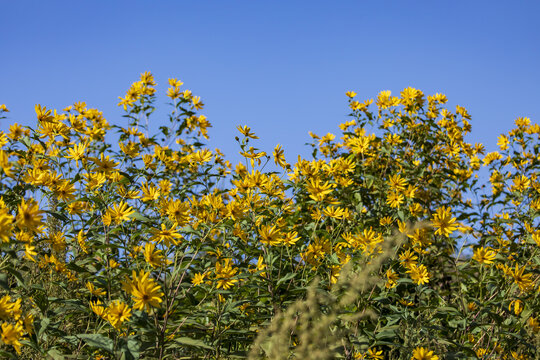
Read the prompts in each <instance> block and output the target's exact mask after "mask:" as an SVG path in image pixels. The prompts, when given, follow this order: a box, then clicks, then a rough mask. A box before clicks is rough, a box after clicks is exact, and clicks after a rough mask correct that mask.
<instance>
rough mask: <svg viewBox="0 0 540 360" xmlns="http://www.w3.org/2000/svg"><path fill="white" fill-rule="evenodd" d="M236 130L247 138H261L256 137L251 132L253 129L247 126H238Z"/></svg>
mask: <svg viewBox="0 0 540 360" xmlns="http://www.w3.org/2000/svg"><path fill="white" fill-rule="evenodd" d="M236 128H237V129H238V131H240V133H241V134H242V135H244V136H245V137H248V138H252V139H258V138H259V137H258V136H255V134H254V133H252V132H251V128H250V127H248V126H245V125H244V126H240V125H238V126H237V127H236Z"/></svg>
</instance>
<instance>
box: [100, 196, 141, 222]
mask: <svg viewBox="0 0 540 360" xmlns="http://www.w3.org/2000/svg"><path fill="white" fill-rule="evenodd" d="M133 213H135V210H133V208H131V207H130V206H128V204H126V203H125V202H124V201H122V202H120V204H113V207H112V208H108V209H107V212H106V213H105V215H109V216H110V221H114V222H115V223H116V225H119V224H121V223H122V222H124V221H129V220H131V219H130V217H129V216H130V215H131V214H133ZM107 220H108V219H106V218H105V216H104V218H103V223H104V224H105V225H110V222H109V221H107ZM107 222H109V223H107Z"/></svg>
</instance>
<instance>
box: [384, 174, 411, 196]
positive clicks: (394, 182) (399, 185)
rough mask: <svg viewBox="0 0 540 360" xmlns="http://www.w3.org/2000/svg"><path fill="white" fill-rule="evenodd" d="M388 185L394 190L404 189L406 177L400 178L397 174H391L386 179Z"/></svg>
mask: <svg viewBox="0 0 540 360" xmlns="http://www.w3.org/2000/svg"><path fill="white" fill-rule="evenodd" d="M388 186H390V188H391V189H392V190H393V191H395V192H397V191H402V190H405V186H407V179H404V178H402V177H401V176H400V175H399V174H395V175H392V176H390V179H388Z"/></svg>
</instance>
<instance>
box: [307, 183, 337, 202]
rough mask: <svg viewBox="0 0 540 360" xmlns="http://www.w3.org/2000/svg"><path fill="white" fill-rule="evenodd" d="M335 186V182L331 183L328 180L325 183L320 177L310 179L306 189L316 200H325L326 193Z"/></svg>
mask: <svg viewBox="0 0 540 360" xmlns="http://www.w3.org/2000/svg"><path fill="white" fill-rule="evenodd" d="M332 188H334V185H333V184H329V183H328V181H327V182H325V183H324V184H323V183H322V181H321V180H320V179H314V178H311V179H309V183H308V185H307V186H306V190H307V191H308V192H309V197H310V198H312V199H313V200H315V201H323V200H324V198H325V197H326V195H328V194H330V193H331V192H332Z"/></svg>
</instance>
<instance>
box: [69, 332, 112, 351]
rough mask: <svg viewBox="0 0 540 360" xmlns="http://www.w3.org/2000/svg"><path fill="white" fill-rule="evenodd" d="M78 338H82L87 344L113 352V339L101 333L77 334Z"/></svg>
mask: <svg viewBox="0 0 540 360" xmlns="http://www.w3.org/2000/svg"><path fill="white" fill-rule="evenodd" d="M77 337H78V338H79V339H82V340H84V341H85V342H86V343H87V344H88V345H90V346H92V347H95V348H98V349H102V350H105V351H108V352H111V353H112V352H113V349H114V341H113V340H112V339H109V338H108V337H105V336H103V335H101V334H79V335H77Z"/></svg>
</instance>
